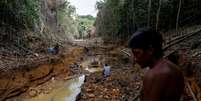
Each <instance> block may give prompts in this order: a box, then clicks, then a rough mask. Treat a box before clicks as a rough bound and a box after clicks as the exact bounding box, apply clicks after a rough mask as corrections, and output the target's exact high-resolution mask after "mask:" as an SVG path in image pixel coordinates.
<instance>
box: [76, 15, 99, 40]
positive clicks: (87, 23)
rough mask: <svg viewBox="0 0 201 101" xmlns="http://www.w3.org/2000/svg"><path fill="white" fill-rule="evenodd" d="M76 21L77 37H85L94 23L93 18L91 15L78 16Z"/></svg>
mask: <svg viewBox="0 0 201 101" xmlns="http://www.w3.org/2000/svg"><path fill="white" fill-rule="evenodd" d="M77 22H78V32H79V38H85V37H87V36H89V34H90V31H91V29H92V27H93V25H94V22H95V18H94V17H93V16H91V15H86V16H78V18H77Z"/></svg>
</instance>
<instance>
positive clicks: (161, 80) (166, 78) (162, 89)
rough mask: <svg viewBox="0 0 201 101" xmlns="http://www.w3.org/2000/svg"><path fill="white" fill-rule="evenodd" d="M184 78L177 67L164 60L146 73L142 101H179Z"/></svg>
mask: <svg viewBox="0 0 201 101" xmlns="http://www.w3.org/2000/svg"><path fill="white" fill-rule="evenodd" d="M183 90H184V78H183V75H182V72H181V71H180V70H178V68H177V67H176V65H174V64H172V63H171V62H169V61H168V60H165V59H162V60H159V61H158V63H157V64H156V65H155V66H154V67H153V68H151V69H150V70H149V71H147V72H146V74H145V77H144V81H143V91H142V96H144V97H142V99H141V101H179V99H180V97H181V94H182V92H183Z"/></svg>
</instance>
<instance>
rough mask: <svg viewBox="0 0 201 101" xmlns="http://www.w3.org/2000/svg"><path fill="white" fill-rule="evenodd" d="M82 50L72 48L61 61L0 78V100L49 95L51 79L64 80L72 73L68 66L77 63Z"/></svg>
mask: <svg viewBox="0 0 201 101" xmlns="http://www.w3.org/2000/svg"><path fill="white" fill-rule="evenodd" d="M83 54H84V50H83V48H79V47H76V48H73V49H71V50H70V51H69V52H68V53H67V54H66V55H64V56H63V58H62V59H59V60H56V61H54V59H50V61H51V62H50V63H48V64H43V65H40V66H38V67H34V68H28V69H24V70H23V69H22V70H21V71H14V72H13V73H12V74H10V75H8V76H5V77H1V78H0V100H5V99H8V100H9V99H12V98H13V97H16V96H17V99H21V98H23V97H34V96H38V95H39V94H43V93H49V92H50V91H51V90H52V87H51V79H54V80H64V79H65V80H66V79H68V77H70V76H71V75H75V74H78V73H75V72H74V73H72V71H71V70H70V68H69V65H70V64H74V63H75V62H77V61H79V60H80V58H81V57H82V56H83Z"/></svg>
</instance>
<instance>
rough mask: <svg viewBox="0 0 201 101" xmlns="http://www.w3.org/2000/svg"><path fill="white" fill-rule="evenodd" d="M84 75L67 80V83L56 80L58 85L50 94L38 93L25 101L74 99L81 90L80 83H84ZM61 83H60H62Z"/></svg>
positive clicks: (73, 100) (70, 100) (72, 100)
mask: <svg viewBox="0 0 201 101" xmlns="http://www.w3.org/2000/svg"><path fill="white" fill-rule="evenodd" d="M84 80H85V75H82V76H80V77H78V78H75V79H72V80H69V81H68V82H67V83H63V82H56V83H57V84H58V85H59V87H58V88H56V89H54V90H53V91H52V92H51V93H50V94H40V95H39V96H37V97H34V98H32V99H29V100H26V101H75V100H76V96H77V95H78V94H79V93H80V92H81V88H80V87H81V85H82V84H84ZM62 83H63V85H60V84H62Z"/></svg>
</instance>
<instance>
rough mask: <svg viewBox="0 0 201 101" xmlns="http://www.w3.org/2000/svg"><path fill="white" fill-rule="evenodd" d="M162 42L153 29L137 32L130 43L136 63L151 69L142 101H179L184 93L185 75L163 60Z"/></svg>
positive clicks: (144, 83)
mask: <svg viewBox="0 0 201 101" xmlns="http://www.w3.org/2000/svg"><path fill="white" fill-rule="evenodd" d="M162 41H163V39H162V36H161V35H160V33H158V32H156V31H155V30H153V29H151V28H144V29H142V30H139V31H137V32H135V33H134V34H133V36H132V37H131V39H130V41H129V47H130V48H131V49H132V53H133V59H134V61H135V62H137V63H138V64H139V65H140V66H141V68H146V67H149V68H150V69H149V70H148V71H147V72H146V73H145V75H144V79H143V89H142V93H141V97H140V100H141V101H179V100H180V97H181V95H182V93H183V90H184V77H183V74H182V72H181V71H180V70H178V68H177V66H176V65H175V64H173V63H171V62H170V61H168V60H166V59H164V58H163V51H162Z"/></svg>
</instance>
